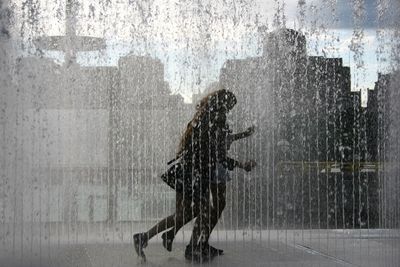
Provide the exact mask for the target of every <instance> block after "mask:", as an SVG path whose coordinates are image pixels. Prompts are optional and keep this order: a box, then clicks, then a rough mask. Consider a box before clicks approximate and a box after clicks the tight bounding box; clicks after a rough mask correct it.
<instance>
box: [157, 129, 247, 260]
mask: <svg viewBox="0 0 400 267" xmlns="http://www.w3.org/2000/svg"><path fill="white" fill-rule="evenodd" d="M253 132H254V127H249V128H248V129H247V130H246V131H245V132H242V133H237V134H232V131H231V130H230V129H229V125H228V124H226V122H225V127H224V128H221V132H220V134H222V136H221V138H222V139H224V140H226V141H224V142H225V144H226V150H227V151H228V150H229V148H230V145H231V144H232V142H234V141H236V140H239V139H242V138H246V137H248V136H250V135H252V134H253ZM254 166H255V162H253V161H247V162H244V163H241V162H237V163H236V167H239V168H242V169H244V170H246V171H251V169H252V167H254ZM230 180H231V177H230V175H229V169H228V168H227V167H226V166H223V165H222V164H220V163H218V164H217V168H216V170H215V174H214V175H213V176H212V177H211V182H210V190H211V199H212V202H211V209H210V216H211V224H210V232H212V230H213V229H214V227H215V225H216V224H217V222H218V220H219V218H220V217H221V214H222V211H223V210H224V208H225V205H226V195H225V193H226V183H227V182H228V181H230ZM196 211H198V210H196ZM197 215H198V214H197V213H195V214H193V216H195V217H197ZM192 219H193V217H185V221H183V224H181V225H175V226H174V227H173V228H172V229H170V230H168V231H167V232H165V233H163V234H162V239H163V246H164V247H165V248H166V249H167V250H168V251H171V250H172V243H173V240H174V238H175V234H176V233H177V232H178V231H179V229H180V228H182V227H183V225H184V224H186V223H188V222H190V221H191V220H192ZM208 249H209V253H210V254H214V255H215V254H218V255H222V254H223V250H221V249H216V248H214V247H213V246H208Z"/></svg>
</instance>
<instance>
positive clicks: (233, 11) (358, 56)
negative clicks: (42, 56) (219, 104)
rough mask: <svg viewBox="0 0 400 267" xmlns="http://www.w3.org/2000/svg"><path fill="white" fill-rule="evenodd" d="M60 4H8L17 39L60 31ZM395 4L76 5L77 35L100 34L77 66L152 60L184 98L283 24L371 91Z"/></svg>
mask: <svg viewBox="0 0 400 267" xmlns="http://www.w3.org/2000/svg"><path fill="white" fill-rule="evenodd" d="M65 2H66V0H57V1H48V0H36V1H33V5H34V8H33V9H32V8H29V7H27V5H24V4H23V3H22V1H20V0H16V1H13V3H14V5H13V9H14V11H15V22H14V30H15V32H17V33H18V35H19V36H21V37H22V39H29V38H34V37H36V36H40V35H63V34H65V27H64V22H65V12H64V11H65ZM399 3H400V1H398V0H285V1H284V0H270V1H267V0H252V1H250V0H241V1H237V0H213V1H209V0H202V1H197V2H196V1H193V0H179V1H178V0H146V1H137V0H136V1H135V0H127V1H111V0H110V1H108V0H101V1H98V0H97V1H92V0H87V1H80V3H79V8H78V14H77V32H78V34H79V35H86V36H95V37H104V38H105V39H106V40H107V48H106V49H105V50H103V51H97V52H89V53H79V54H78V62H79V63H80V64H82V65H91V66H99V65H102V66H104V65H107V66H115V65H116V64H117V62H118V58H119V57H121V56H124V55H126V54H129V53H131V54H135V55H148V56H152V57H156V58H159V59H160V60H161V61H162V62H163V63H164V66H165V79H166V81H167V82H168V83H169V84H170V88H171V90H172V92H173V93H180V94H182V95H183V96H184V98H185V100H186V101H190V98H191V95H192V93H197V92H199V91H202V90H204V89H205V88H206V87H207V86H208V85H209V84H210V83H212V82H214V81H217V80H218V75H219V69H220V68H221V67H222V65H223V63H224V62H225V61H226V60H227V59H233V58H246V57H254V56H260V55H261V44H262V43H261V42H262V38H261V33H260V31H259V29H260V27H261V26H266V29H267V31H272V30H273V29H275V28H277V27H282V26H283V25H285V26H286V27H287V28H294V29H296V30H300V31H301V32H303V33H304V34H305V35H306V37H307V42H308V43H307V44H308V53H309V55H323V56H327V57H342V58H343V62H344V64H345V65H347V66H350V67H351V71H352V90H353V91H355V90H360V89H363V88H364V89H365V88H373V86H374V82H375V81H376V79H377V72H386V71H388V69H389V68H390V58H389V52H390V46H391V43H390V41H388V40H390V36H391V32H392V31H391V23H392V22H393V20H394V19H395V18H397V17H398V14H399V10H400V9H399V6H400V4H399ZM32 10H36V11H32ZM35 12H36V13H35ZM35 14H36V15H35ZM32 18H33V19H32ZM24 21H25V22H26V21H30V22H32V21H33V23H24ZM32 25H33V26H32ZM21 33H22V34H21ZM377 51H379V52H377ZM46 56H49V57H52V58H54V59H55V60H56V61H58V62H60V63H61V61H62V58H63V57H62V54H61V53H60V52H47V53H46Z"/></svg>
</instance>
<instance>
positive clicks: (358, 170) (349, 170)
mask: <svg viewBox="0 0 400 267" xmlns="http://www.w3.org/2000/svg"><path fill="white" fill-rule="evenodd" d="M382 79H383V78H382V77H381V76H380V80H382ZM378 85H381V87H384V88H386V85H385V84H384V82H383V81H378V82H377V86H378ZM219 86H221V87H225V88H228V89H230V90H232V91H234V92H235V93H236V94H237V95H238V99H239V100H238V105H237V108H235V109H236V112H235V115H234V116H233V117H234V119H233V120H234V124H235V125H236V128H239V129H242V128H245V127H246V126H248V125H249V124H251V123H252V122H254V121H256V122H257V123H258V129H257V131H259V132H262V135H261V134H260V135H255V137H254V139H255V141H253V142H245V143H242V144H243V145H239V146H238V151H239V152H238V153H237V154H238V155H246V156H247V157H249V158H254V159H255V160H256V161H257V162H259V166H260V167H259V168H261V169H260V170H258V174H257V175H258V177H257V178H256V180H255V181H254V182H253V183H248V184H244V185H243V186H240V187H238V189H237V190H239V193H238V194H237V195H236V196H235V195H234V194H233V195H232V198H233V200H232V201H234V202H235V201H239V199H241V198H242V197H243V195H244V194H247V193H248V192H252V190H254V189H255V187H257V186H260V185H261V186H262V189H259V190H263V192H266V194H263V195H262V196H260V198H261V199H260V202H262V203H265V204H263V206H262V210H260V209H261V207H256V206H254V208H253V209H250V210H248V211H246V212H247V213H248V214H246V215H244V216H239V217H240V218H241V221H240V223H241V224H243V225H246V224H249V223H250V222H249V220H248V218H252V217H254V214H257V213H261V212H263V214H269V216H263V218H264V221H263V222H261V223H260V224H262V225H265V226H267V225H273V226H275V227H284V228H287V227H293V228H296V227H300V226H307V227H311V228H315V227H317V228H337V227H340V228H341V227H367V226H368V227H377V226H378V225H379V218H378V213H377V212H378V209H379V199H378V191H379V190H380V185H379V183H378V166H379V164H378V163H377V162H378V159H377V157H376V151H377V147H376V145H374V144H376V142H378V141H377V140H378V139H379V138H381V137H382V133H381V134H380V135H379V134H378V133H374V131H377V130H378V129H379V131H382V130H383V128H382V127H378V128H376V127H374V125H375V124H376V123H378V122H372V121H371V120H374V119H373V118H372V117H374V116H381V117H382V116H383V113H382V111H378V110H375V109H376V107H375V106H376V105H377V103H375V102H376V101H375V100H374V99H373V97H371V100H370V102H369V105H368V107H367V108H363V107H361V100H360V92H352V91H351V81H350V68H349V67H347V66H343V61H342V59H341V58H326V57H320V56H308V55H307V54H306V38H305V36H304V35H303V34H301V33H299V32H297V31H294V30H291V29H286V28H284V29H279V30H276V31H273V32H271V33H268V34H266V35H265V39H264V46H263V54H262V56H259V57H254V58H247V59H237V60H236V59H235V60H228V61H226V62H225V64H224V65H223V67H222V69H221V71H220V79H219ZM384 88H380V89H375V91H374V92H375V94H382V90H386V89H384ZM374 101H375V102H374ZM379 103H380V104H379V105H380V106H381V108H382V107H384V106H385V104H384V101H380V102H379ZM378 114H379V115H378ZM366 118H369V119H366ZM373 123H375V124H373ZM379 123H383V122H379ZM383 124H384V123H383ZM385 125H386V124H385ZM378 136H379V137H378ZM374 142H375V143H374ZM379 142H381V141H379ZM255 144H257V146H258V145H259V146H261V148H262V151H256V150H255ZM367 150H368V151H369V154H368V153H367ZM260 154H261V156H260ZM367 155H369V156H367ZM371 166H372V167H371ZM371 168H372V169H371ZM367 170H368V173H367ZM371 170H372V171H371ZM246 187H247V188H246ZM358 188H362V190H358ZM246 192H247V193H246ZM355 192H356V194H355ZM359 192H363V193H360V194H362V195H359ZM236 197H237V198H236ZM249 201H250V200H249ZM246 205H247V204H246ZM233 212H235V211H233ZM238 212H239V211H238ZM236 216H238V214H234V215H233V217H236ZM227 217H228V218H229V215H228V216H227Z"/></svg>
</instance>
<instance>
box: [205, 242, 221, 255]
mask: <svg viewBox="0 0 400 267" xmlns="http://www.w3.org/2000/svg"><path fill="white" fill-rule="evenodd" d="M206 249H208V250H209V251H210V255H211V256H212V257H214V256H221V255H223V254H224V251H223V250H222V249H219V248H215V247H213V246H210V245H208V247H206Z"/></svg>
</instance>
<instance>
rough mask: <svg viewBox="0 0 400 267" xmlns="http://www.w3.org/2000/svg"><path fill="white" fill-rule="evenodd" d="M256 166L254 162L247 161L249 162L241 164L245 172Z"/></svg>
mask: <svg viewBox="0 0 400 267" xmlns="http://www.w3.org/2000/svg"><path fill="white" fill-rule="evenodd" d="M256 165H257V163H256V162H255V161H254V160H249V161H246V162H245V163H244V164H243V169H244V170H245V171H246V172H249V171H251V170H252V169H253V168H254V167H255V166H256Z"/></svg>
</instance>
